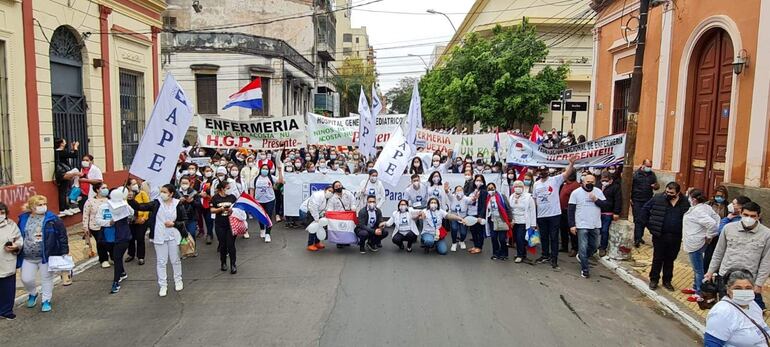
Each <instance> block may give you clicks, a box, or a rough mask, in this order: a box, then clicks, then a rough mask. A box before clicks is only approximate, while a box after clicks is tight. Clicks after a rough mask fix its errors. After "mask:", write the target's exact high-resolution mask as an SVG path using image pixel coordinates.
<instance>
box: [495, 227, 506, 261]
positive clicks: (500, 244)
mask: <svg viewBox="0 0 770 347" xmlns="http://www.w3.org/2000/svg"><path fill="white" fill-rule="evenodd" d="M507 238H508V231H507V230H500V231H494V230H493V231H492V237H491V240H492V255H494V256H496V257H501V258H508V246H506V245H505V240H506V239H507Z"/></svg>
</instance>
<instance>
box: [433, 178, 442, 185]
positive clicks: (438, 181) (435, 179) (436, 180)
mask: <svg viewBox="0 0 770 347" xmlns="http://www.w3.org/2000/svg"><path fill="white" fill-rule="evenodd" d="M440 182H441V178H440V177H433V184H439V183H440Z"/></svg>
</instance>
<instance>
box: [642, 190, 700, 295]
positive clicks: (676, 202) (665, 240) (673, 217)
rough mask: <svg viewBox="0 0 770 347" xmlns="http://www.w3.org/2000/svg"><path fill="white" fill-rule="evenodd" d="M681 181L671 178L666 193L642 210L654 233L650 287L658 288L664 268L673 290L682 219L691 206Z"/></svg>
mask: <svg viewBox="0 0 770 347" xmlns="http://www.w3.org/2000/svg"><path fill="white" fill-rule="evenodd" d="M681 189H682V187H681V186H680V185H679V183H676V182H669V183H668V184H667V185H666V191H665V192H664V193H661V194H658V195H656V196H654V197H653V198H652V199H650V201H648V202H647V203H646V204H645V205H644V206H643V207H642V211H641V212H640V217H641V218H640V221H641V222H642V227H646V228H647V229H649V230H650V233H651V234H652V247H653V253H652V269H651V270H650V289H652V290H655V289H657V288H658V280H659V279H660V273H661V271H662V272H663V287H664V288H666V289H668V290H669V291H674V286H673V285H672V284H671V280H672V279H673V278H674V260H676V257H677V255H678V254H679V248H680V247H681V244H682V220H683V219H684V214H685V213H686V212H687V210H688V209H689V208H690V203H688V202H687V201H686V199H685V198H684V196H682V193H681Z"/></svg>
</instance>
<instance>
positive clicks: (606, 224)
mask: <svg viewBox="0 0 770 347" xmlns="http://www.w3.org/2000/svg"><path fill="white" fill-rule="evenodd" d="M601 189H602V193H604V196H605V197H606V198H607V200H606V203H605V204H604V206H601V208H602V232H601V242H599V257H604V256H605V255H607V246H608V245H609V240H610V225H611V224H612V222H614V221H617V220H618V219H620V211H621V210H622V209H623V193H622V192H621V188H620V182H618V181H617V180H615V176H614V175H612V174H610V173H609V172H607V171H605V172H603V173H602V175H601Z"/></svg>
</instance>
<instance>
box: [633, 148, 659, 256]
mask: <svg viewBox="0 0 770 347" xmlns="http://www.w3.org/2000/svg"><path fill="white" fill-rule="evenodd" d="M659 188H660V187H659V186H658V177H657V176H655V173H654V172H652V161H651V160H649V159H645V160H644V162H643V163H642V166H640V167H639V170H636V172H634V176H633V181H632V183H631V208H632V212H633V215H634V246H635V247H637V248H639V245H641V244H643V243H644V239H643V237H644V225H642V224H641V220H642V215H641V213H642V207H644V205H645V204H646V203H647V202H648V201H650V199H652V195H653V194H654V191H656V190H658V189H659Z"/></svg>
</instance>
